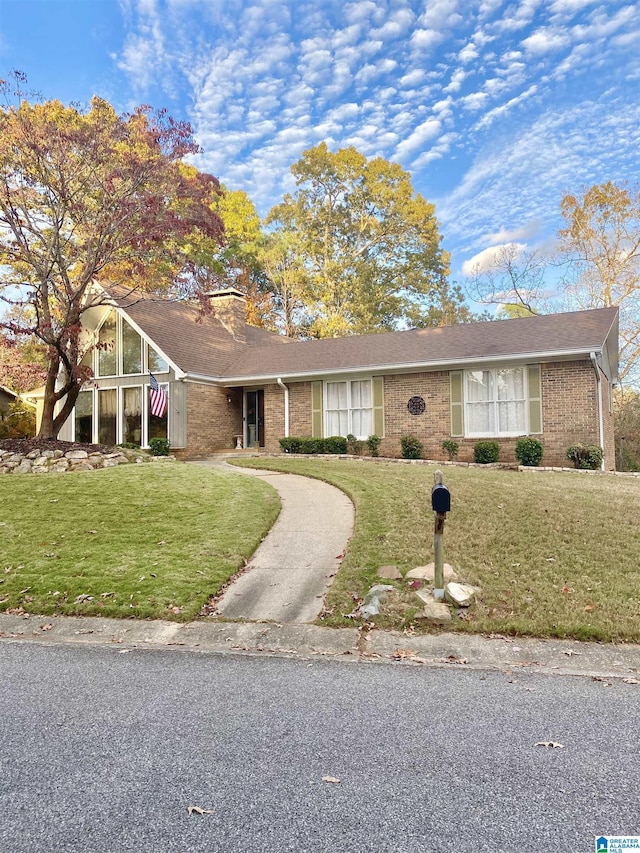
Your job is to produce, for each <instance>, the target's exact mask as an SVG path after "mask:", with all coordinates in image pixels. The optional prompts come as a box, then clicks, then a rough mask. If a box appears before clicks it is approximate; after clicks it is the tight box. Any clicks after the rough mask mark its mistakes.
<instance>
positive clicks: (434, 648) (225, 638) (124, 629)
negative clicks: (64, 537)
mask: <svg viewBox="0 0 640 853" xmlns="http://www.w3.org/2000/svg"><path fill="white" fill-rule="evenodd" d="M0 640H2V641H4V642H8V643H11V642H13V643H16V642H17V643H25V642H28V643H33V642H35V643H39V644H45V645H83V646H102V647H105V646H117V647H118V648H119V650H120V651H122V652H124V651H125V650H126V651H132V650H133V649H137V650H140V649H154V650H177V649H180V650H183V651H190V652H200V653H203V652H207V653H214V654H244V655H263V656H269V657H291V658H298V659H304V660H309V659H317V658H319V657H324V658H330V659H333V660H341V661H351V662H358V663H367V664H387V665H396V666H397V665H399V664H402V665H405V666H406V665H409V666H414V667H454V668H455V669H456V670H460V669H474V670H495V671H500V672H508V673H514V672H518V671H528V672H536V673H541V674H546V675H572V676H583V677H590V678H595V679H598V680H600V679H602V680H607V679H621V680H625V679H627V680H628V683H629V684H634V685H635V684H636V683H637V684H638V687H639V689H640V646H638V645H630V644H620V645H615V644H600V643H581V642H578V641H575V640H555V639H553V640H536V639H531V638H528V637H504V636H492V637H483V636H479V635H473V634H462V633H459V634H458V633H438V634H422V635H418V634H410V633H406V632H405V633H400V632H397V631H379V630H377V629H373V630H367V629H366V628H364V627H363V628H356V627H354V628H326V627H323V626H319V625H308V624H288V625H283V624H280V623H274V622H222V621H215V622H214V621H198V622H187V623H180V622H167V621H147V622H145V621H139V620H133V619H103V618H100V617H91V616H88V617H84V616H34V615H16V614H8V613H3V614H0Z"/></svg>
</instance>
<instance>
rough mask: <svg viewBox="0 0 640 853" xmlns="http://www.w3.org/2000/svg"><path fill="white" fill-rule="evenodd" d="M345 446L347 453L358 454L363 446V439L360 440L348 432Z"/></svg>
mask: <svg viewBox="0 0 640 853" xmlns="http://www.w3.org/2000/svg"><path fill="white" fill-rule="evenodd" d="M347 447H348V449H349V453H353V454H354V456H360V454H361V453H362V450H363V448H364V441H361V440H360V439H359V438H356V437H355V435H352V434H351V433H349V435H348V436H347Z"/></svg>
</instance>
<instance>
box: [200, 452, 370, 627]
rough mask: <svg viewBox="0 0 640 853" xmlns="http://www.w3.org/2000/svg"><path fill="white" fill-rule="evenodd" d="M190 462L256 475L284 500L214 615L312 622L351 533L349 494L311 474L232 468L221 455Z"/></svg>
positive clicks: (230, 471)
mask: <svg viewBox="0 0 640 853" xmlns="http://www.w3.org/2000/svg"><path fill="white" fill-rule="evenodd" d="M192 464H199V465H206V466H208V467H212V468H216V469H218V470H224V471H227V472H228V473H229V474H235V475H236V476H251V477H258V478H259V479H261V480H264V481H265V482H268V483H269V484H270V485H271V486H273V487H274V488H275V489H276V490H277V491H278V493H279V494H280V500H281V502H282V509H281V511H280V515H279V516H278V519H277V521H276V523H275V524H274V525H273V527H272V528H271V530H270V531H269V533H268V534H267V536H266V537H265V539H264V540H263V542H262V543H261V544H260V546H259V547H258V549H257V551H256V552H255V554H254V555H253V557H252V558H251V560H250V561H249V563H248V564H247V567H246V570H245V572H244V573H243V574H241V575H240V576H239V577H238V578H237V580H235V581H234V582H233V583H232V584H231V585H230V586H229V588H228V589H227V590H226V592H225V593H224V595H223V596H222V598H221V599H220V601H219V602H218V609H217V613H218V615H220V616H226V617H228V618H229V619H248V620H251V621H256V622H257V621H260V622H270V621H273V622H281V623H293V622H295V623H301V622H302V623H303V622H313V620H314V619H315V618H316V617H317V616H318V614H319V613H320V611H321V610H322V606H323V603H324V597H325V595H326V593H327V590H328V589H329V586H330V585H331V582H332V580H333V578H334V576H335V573H336V572H337V571H338V569H339V568H340V563H341V562H342V557H343V555H344V552H345V550H346V547H347V543H348V542H349V539H350V538H351V535H352V533H353V523H354V516H355V513H354V508H353V504H352V503H351V501H350V500H349V498H348V497H347V496H346V495H345V494H344V492H341V491H340V490H339V489H336V488H335V486H330V485H329V484H328V483H323V482H322V481H320V480H312V479H310V478H309V477H300V476H298V475H295V474H281V473H279V472H277V471H258V470H254V469H250V468H236V467H235V466H232V465H228V464H227V463H226V462H224V461H222V460H221V461H218V460H204V461H203V462H197V463H192Z"/></svg>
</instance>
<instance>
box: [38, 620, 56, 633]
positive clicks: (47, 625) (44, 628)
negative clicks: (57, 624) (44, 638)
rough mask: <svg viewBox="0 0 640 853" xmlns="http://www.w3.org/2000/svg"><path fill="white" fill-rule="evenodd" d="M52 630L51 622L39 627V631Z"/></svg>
mask: <svg viewBox="0 0 640 853" xmlns="http://www.w3.org/2000/svg"><path fill="white" fill-rule="evenodd" d="M52 628H53V625H52V624H51V622H47V624H46V625H41V626H40V630H41V631H50V630H51V629H52Z"/></svg>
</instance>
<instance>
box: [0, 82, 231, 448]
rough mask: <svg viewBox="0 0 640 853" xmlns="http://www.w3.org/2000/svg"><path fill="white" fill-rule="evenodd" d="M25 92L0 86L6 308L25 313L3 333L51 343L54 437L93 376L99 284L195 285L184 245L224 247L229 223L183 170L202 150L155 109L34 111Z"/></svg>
mask: <svg viewBox="0 0 640 853" xmlns="http://www.w3.org/2000/svg"><path fill="white" fill-rule="evenodd" d="M24 85H25V80H24V77H23V76H22V75H16V77H15V78H14V81H13V83H11V81H0V93H1V94H2V95H3V96H4V104H3V105H1V106H0V300H2V301H3V302H4V304H5V307H8V308H9V309H11V308H18V309H21V308H23V307H25V306H27V307H28V308H29V309H30V310H29V311H23V312H22V315H21V316H23V318H24V320H22V321H20V322H18V321H16V319H15V314H14V315H10V316H9V318H8V319H7V318H5V319H0V329H2V328H4V329H6V330H8V331H9V332H11V333H12V334H14V335H16V336H18V337H20V336H33V337H34V338H36V339H37V340H38V341H39V342H41V343H42V344H44V346H45V347H46V351H47V371H46V380H45V395H44V411H43V417H42V423H41V427H40V433H39V434H40V436H42V437H45V438H55V437H56V436H57V434H58V432H59V430H60V428H61V426H62V424H63V423H64V422H65V420H66V419H67V417H68V416H69V414H70V413H71V411H72V409H73V406H74V404H75V401H76V399H77V395H78V393H79V391H80V388H81V386H82V384H83V382H84V381H86V379H87V376H88V369H87V368H84V367H82V365H81V360H82V356H83V352H82V351H81V338H80V334H81V326H82V315H83V313H84V311H86V310H87V308H89V307H90V306H91V304H92V303H93V304H95V297H93V296H91V292H92V290H91V289H92V282H93V281H94V280H95V279H96V278H103V279H105V280H109V281H113V282H118V283H122V284H124V285H126V286H127V287H128V288H129V289H130V290H131V291H134V290H135V289H136V288H167V287H169V286H170V285H172V284H173V283H174V282H175V280H176V279H177V278H178V277H180V276H185V277H186V278H189V277H192V276H193V262H192V260H191V259H190V258H189V256H188V254H187V253H185V241H186V240H187V238H190V237H192V235H194V234H201V235H203V236H204V237H205V238H207V239H209V240H212V241H219V239H220V237H221V235H222V223H221V221H220V218H219V216H218V215H217V214H216V213H215V212H214V211H213V210H212V208H211V202H212V199H213V197H214V195H215V193H216V192H217V191H218V183H217V181H216V179H215V178H213V177H211V176H210V175H204V174H201V173H199V172H196V170H195V169H193V168H192V167H188V166H186V165H185V164H184V163H183V158H184V157H186V156H187V155H189V154H193V153H194V152H196V151H197V150H198V147H197V145H196V144H195V142H194V140H193V137H192V132H191V128H190V127H189V125H187V124H185V123H182V122H176V121H174V120H173V119H171V118H170V117H169V116H167V115H166V114H165V113H164V112H163V111H160V112H153V111H152V110H151V109H150V108H148V107H139V108H138V109H136V110H134V111H133V113H131V114H125V115H117V114H116V112H115V111H114V109H113V107H112V106H111V105H110V104H109V103H107V102H106V101H104V100H102V99H100V98H93V99H92V101H91V105H90V107H89V108H88V109H86V110H81V109H79V108H77V107H67V106H64V105H63V104H62V103H60V102H59V101H49V102H44V103H42V102H38V101H36V102H34V103H31V102H29V100H27V97H28V95H27V94H25V92H24ZM29 97H30V96H29ZM58 403H59V404H60V408H59V411H57V410H56V405H57V404H58Z"/></svg>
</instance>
